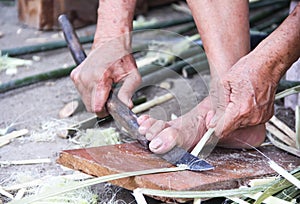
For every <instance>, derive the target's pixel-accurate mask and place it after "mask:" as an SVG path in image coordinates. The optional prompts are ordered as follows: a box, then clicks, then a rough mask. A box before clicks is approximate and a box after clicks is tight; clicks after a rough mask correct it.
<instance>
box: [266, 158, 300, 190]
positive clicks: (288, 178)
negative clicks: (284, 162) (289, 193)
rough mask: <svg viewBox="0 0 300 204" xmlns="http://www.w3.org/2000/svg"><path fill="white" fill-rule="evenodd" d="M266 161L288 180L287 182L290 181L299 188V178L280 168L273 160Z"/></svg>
mask: <svg viewBox="0 0 300 204" xmlns="http://www.w3.org/2000/svg"><path fill="white" fill-rule="evenodd" d="M268 163H269V166H270V167H271V168H272V169H273V170H274V171H276V172H277V173H278V174H279V175H281V176H282V177H284V178H285V179H286V180H288V181H289V182H291V183H292V184H293V185H295V186H296V187H297V188H299V189H300V180H299V179H297V178H296V177H295V176H293V175H292V174H290V173H289V172H287V171H286V170H285V169H284V168H282V167H281V166H279V165H278V164H276V163H275V162H274V161H272V160H269V161H268Z"/></svg>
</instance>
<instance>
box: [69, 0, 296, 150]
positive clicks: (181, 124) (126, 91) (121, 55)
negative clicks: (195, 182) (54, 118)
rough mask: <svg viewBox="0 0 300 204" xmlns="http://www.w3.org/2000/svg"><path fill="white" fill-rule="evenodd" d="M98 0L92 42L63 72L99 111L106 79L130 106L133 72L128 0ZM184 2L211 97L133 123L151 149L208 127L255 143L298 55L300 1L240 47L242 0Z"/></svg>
mask: <svg viewBox="0 0 300 204" xmlns="http://www.w3.org/2000/svg"><path fill="white" fill-rule="evenodd" d="M99 2H100V4H101V7H99V9H98V14H99V17H98V24H97V31H96V34H95V42H94V45H93V50H92V52H91V53H90V54H89V56H88V57H87V59H86V60H85V61H84V62H83V63H82V65H80V66H78V67H77V68H76V69H75V70H74V71H73V72H72V74H71V77H72V79H73V81H74V83H75V85H76V87H77V89H78V90H79V92H80V94H81V96H82V98H83V101H84V103H85V105H86V107H87V109H88V110H89V111H92V112H96V113H97V114H98V115H99V116H100V115H101V112H102V111H103V109H104V108H103V107H104V104H105V101H106V100H107V96H108V94H109V91H110V89H111V85H112V83H117V82H123V86H122V88H121V90H120V92H119V95H118V96H119V98H120V99H121V100H122V101H123V102H124V103H125V104H126V105H128V106H129V107H131V106H132V102H131V100H130V97H131V95H132V93H133V92H134V90H135V88H136V87H137V86H138V84H139V82H140V80H141V78H140V76H139V74H138V72H137V70H136V65H135V62H134V60H133V58H132V56H131V55H130V44H131V39H130V34H129V33H130V31H132V19H133V12H134V5H135V0H115V1H105V0H99ZM187 2H188V4H189V6H190V8H191V10H192V13H193V16H194V19H195V22H196V24H197V28H198V30H199V33H200V35H201V39H202V40H203V43H204V47H205V51H206V54H207V56H208V61H209V64H210V71H211V75H212V84H211V98H209V97H207V98H206V99H204V100H203V101H202V102H201V103H200V104H198V105H197V106H196V107H195V108H194V109H193V110H191V111H190V112H189V113H187V114H186V115H184V116H182V117H180V118H178V119H176V120H174V121H170V122H165V121H160V120H155V119H152V118H150V117H149V116H141V117H139V118H138V123H139V124H140V129H139V131H140V133H142V134H145V135H146V137H147V139H148V140H151V142H150V149H151V150H152V151H153V152H154V153H164V152H166V151H168V150H170V149H171V148H172V147H174V146H175V145H176V144H177V145H179V146H182V147H184V148H186V149H191V148H192V147H193V146H194V145H195V144H196V143H197V142H198V141H199V140H200V139H201V137H202V136H203V134H204V132H205V131H206V130H207V128H208V127H215V128H216V134H217V136H218V137H219V138H220V140H219V145H221V146H224V147H231V148H245V147H249V146H248V144H249V145H252V146H259V145H260V144H261V143H262V142H263V141H264V139H265V126H264V124H263V123H264V122H266V121H267V120H268V119H269V118H270V117H271V115H272V114H273V103H274V95H275V89H276V85H277V84H278V82H279V80H280V78H281V77H282V76H283V75H284V73H285V71H286V70H287V69H288V67H289V66H290V65H291V64H292V62H294V61H295V60H296V59H297V58H299V57H300V56H299V54H300V33H299V27H300V16H299V15H300V3H299V4H298V6H297V7H296V9H295V10H294V12H293V13H292V14H291V15H290V16H289V17H288V19H287V20H286V21H285V22H284V23H283V24H282V25H281V26H280V27H279V28H278V29H277V30H276V31H275V32H273V33H272V34H271V35H270V36H269V37H268V38H267V39H265V40H264V41H263V42H262V43H260V45H259V46H258V47H257V48H256V49H255V50H254V51H252V52H251V53H250V54H248V53H249V26H248V24H249V23H248V7H247V4H248V1H247V0H240V1H232V0H226V1H225V0H215V1H210V0H201V1H193V0H187ZM220 19H222V20H220ZM108 42H109V44H108ZM238 128H239V129H238Z"/></svg>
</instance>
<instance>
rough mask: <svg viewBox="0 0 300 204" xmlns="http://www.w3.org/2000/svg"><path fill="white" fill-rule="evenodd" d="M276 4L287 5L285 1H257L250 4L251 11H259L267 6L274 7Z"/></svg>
mask: <svg viewBox="0 0 300 204" xmlns="http://www.w3.org/2000/svg"><path fill="white" fill-rule="evenodd" d="M274 4H284V5H286V1H285V0H268V1H255V2H250V3H249V9H258V8H263V7H267V6H272V5H274Z"/></svg>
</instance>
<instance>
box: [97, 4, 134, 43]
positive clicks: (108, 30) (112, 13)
mask: <svg viewBox="0 0 300 204" xmlns="http://www.w3.org/2000/svg"><path fill="white" fill-rule="evenodd" d="M135 2H136V1H135V0H114V1H102V0H99V5H100V6H99V8H98V20H97V22H98V23H97V29H96V33H95V39H94V45H93V47H95V46H99V45H101V44H103V43H106V42H108V41H112V40H115V39H116V38H118V40H119V39H121V38H123V40H121V41H123V42H122V43H127V44H128V43H129V44H130V43H131V36H130V35H131V31H132V27H133V26H132V21H133V16H134V9H135ZM126 47H130V45H126Z"/></svg>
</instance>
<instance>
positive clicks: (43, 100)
mask: <svg viewBox="0 0 300 204" xmlns="http://www.w3.org/2000/svg"><path fill="white" fill-rule="evenodd" d="M166 9H167V12H168V15H165V12H166ZM0 14H1V18H0V32H1V33H3V36H2V37H0V49H8V48H15V47H21V46H26V45H32V44H38V43H42V42H51V41H57V40H63V37H62V35H61V32H60V31H47V32H45V31H39V30H36V29H34V28H30V27H28V26H25V25H23V24H21V23H20V22H19V21H18V17H17V7H16V5H15V4H4V3H1V2H0ZM169 14H170V15H169ZM182 15H183V14H182V13H178V12H175V11H173V10H171V9H170V8H160V9H154V10H152V11H151V12H150V13H149V14H148V15H147V16H146V18H148V19H149V18H152V17H156V18H158V19H159V18H165V19H172V18H173V17H174V16H182ZM94 31H95V25H91V26H86V27H84V28H81V29H78V30H77V33H78V35H79V36H83V35H91V34H93V33H94ZM142 36H144V38H142V39H149V38H151V37H152V38H155V37H161V36H150V37H149V36H147V34H144V35H142ZM133 38H134V39H133V40H135V39H137V40H139V39H141V37H140V36H137V37H136V38H135V36H133ZM90 47H91V44H86V45H84V48H85V50H86V51H87V52H89V50H90ZM33 56H35V57H33ZM36 56H38V58H39V60H38V61H33V64H32V65H30V66H28V67H21V68H18V72H17V74H15V75H13V76H9V75H7V74H6V73H5V71H1V72H0V82H1V83H5V82H8V81H10V80H15V79H19V78H22V77H25V76H30V75H33V74H37V73H42V72H45V71H49V70H53V69H57V68H61V67H67V66H70V65H73V64H74V62H73V59H72V57H71V54H70V52H69V50H68V49H67V48H63V49H59V50H54V51H47V52H39V53H36V54H28V55H23V56H20V57H19V58H22V59H30V60H32V59H33V58H37V57H36ZM166 80H167V81H169V82H171V84H172V88H171V90H169V91H171V92H172V93H174V94H175V96H176V97H175V98H176V99H174V100H171V101H168V102H166V103H164V104H162V105H160V106H156V107H154V108H152V109H150V111H149V112H148V113H150V114H151V115H152V116H153V117H155V118H159V119H163V120H170V118H171V114H175V115H177V116H180V115H181V114H183V113H185V112H187V111H188V110H190V109H191V108H192V107H194V106H195V105H196V104H197V103H198V102H199V101H201V100H202V99H203V98H204V97H205V96H207V94H208V90H207V87H208V82H209V75H207V74H203V75H195V76H194V77H193V78H191V79H183V78H182V77H181V76H177V77H176V78H170V79H166ZM165 92H167V91H166V90H164V89H162V88H159V86H157V85H153V86H151V87H148V88H145V89H143V90H139V91H138V93H137V95H141V94H145V95H146V96H147V98H148V99H151V98H153V97H154V96H160V95H162V94H163V93H165ZM78 97H79V95H78V93H77V91H76V89H75V87H74V85H73V83H72V81H71V80H70V78H69V77H65V78H61V79H57V80H49V81H46V82H40V83H36V84H34V85H30V86H26V87H23V88H19V89H16V90H12V91H9V92H6V93H3V94H0V110H1V114H0V128H3V129H4V128H7V127H8V126H10V125H13V127H14V128H15V129H22V128H26V129H28V130H29V131H30V133H29V134H28V135H26V136H24V137H21V138H18V139H14V140H13V141H12V142H11V143H10V144H8V145H5V146H3V147H1V148H0V161H13V160H26V159H40V158H49V159H51V163H47V164H36V165H15V166H14V165H8V166H1V171H0V186H2V187H3V186H9V185H12V184H14V183H17V182H18V178H19V177H20V175H27V176H29V177H31V178H32V179H38V178H41V177H44V176H49V175H50V176H58V175H65V174H72V173H73V171H72V170H69V169H65V168H63V167H62V166H60V165H58V164H56V162H55V160H56V159H57V157H58V155H59V152H60V151H61V150H64V149H71V148H74V146H75V145H74V143H73V142H72V140H69V139H62V138H60V137H58V136H57V134H56V133H57V130H59V129H61V128H64V127H67V126H69V125H71V124H75V123H77V122H79V121H82V120H84V119H86V118H89V117H91V116H93V114H91V113H87V112H81V113H78V114H76V115H74V116H72V117H71V118H68V119H65V120H61V119H59V118H58V112H59V110H60V109H61V108H62V107H63V106H64V105H65V104H66V103H67V102H70V101H71V100H73V99H77V98H78ZM280 112H281V113H282V114H283V115H285V114H286V112H285V111H284V110H283V111H282V110H281V111H280ZM288 117H289V116H286V118H288ZM105 126H115V125H114V123H113V122H111V123H108V124H106V125H105ZM36 135H38V137H36ZM107 185H108V184H106V187H107ZM109 188H111V189H112V191H113V192H114V194H116V195H117V197H114V196H112V197H111V199H108V200H106V201H102V202H101V201H99V203H119V202H118V201H119V199H121V200H123V201H124V203H135V201H134V198H133V197H132V196H131V192H128V191H126V190H124V189H119V188H117V187H115V186H110V185H109ZM93 189H94V191H95V192H96V193H97V194H98V195H99V196H100V197H101V196H103V195H104V194H105V193H107V192H106V190H105V189H107V188H104V185H97V186H94V188H93ZM0 198H1V200H2V201H3V202H6V201H9V199H6V198H5V197H4V196H3V197H0ZM149 203H160V202H159V201H154V200H151V201H150V199H149ZM212 203H214V201H213V202H212ZM217 203H221V201H218V202H217Z"/></svg>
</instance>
